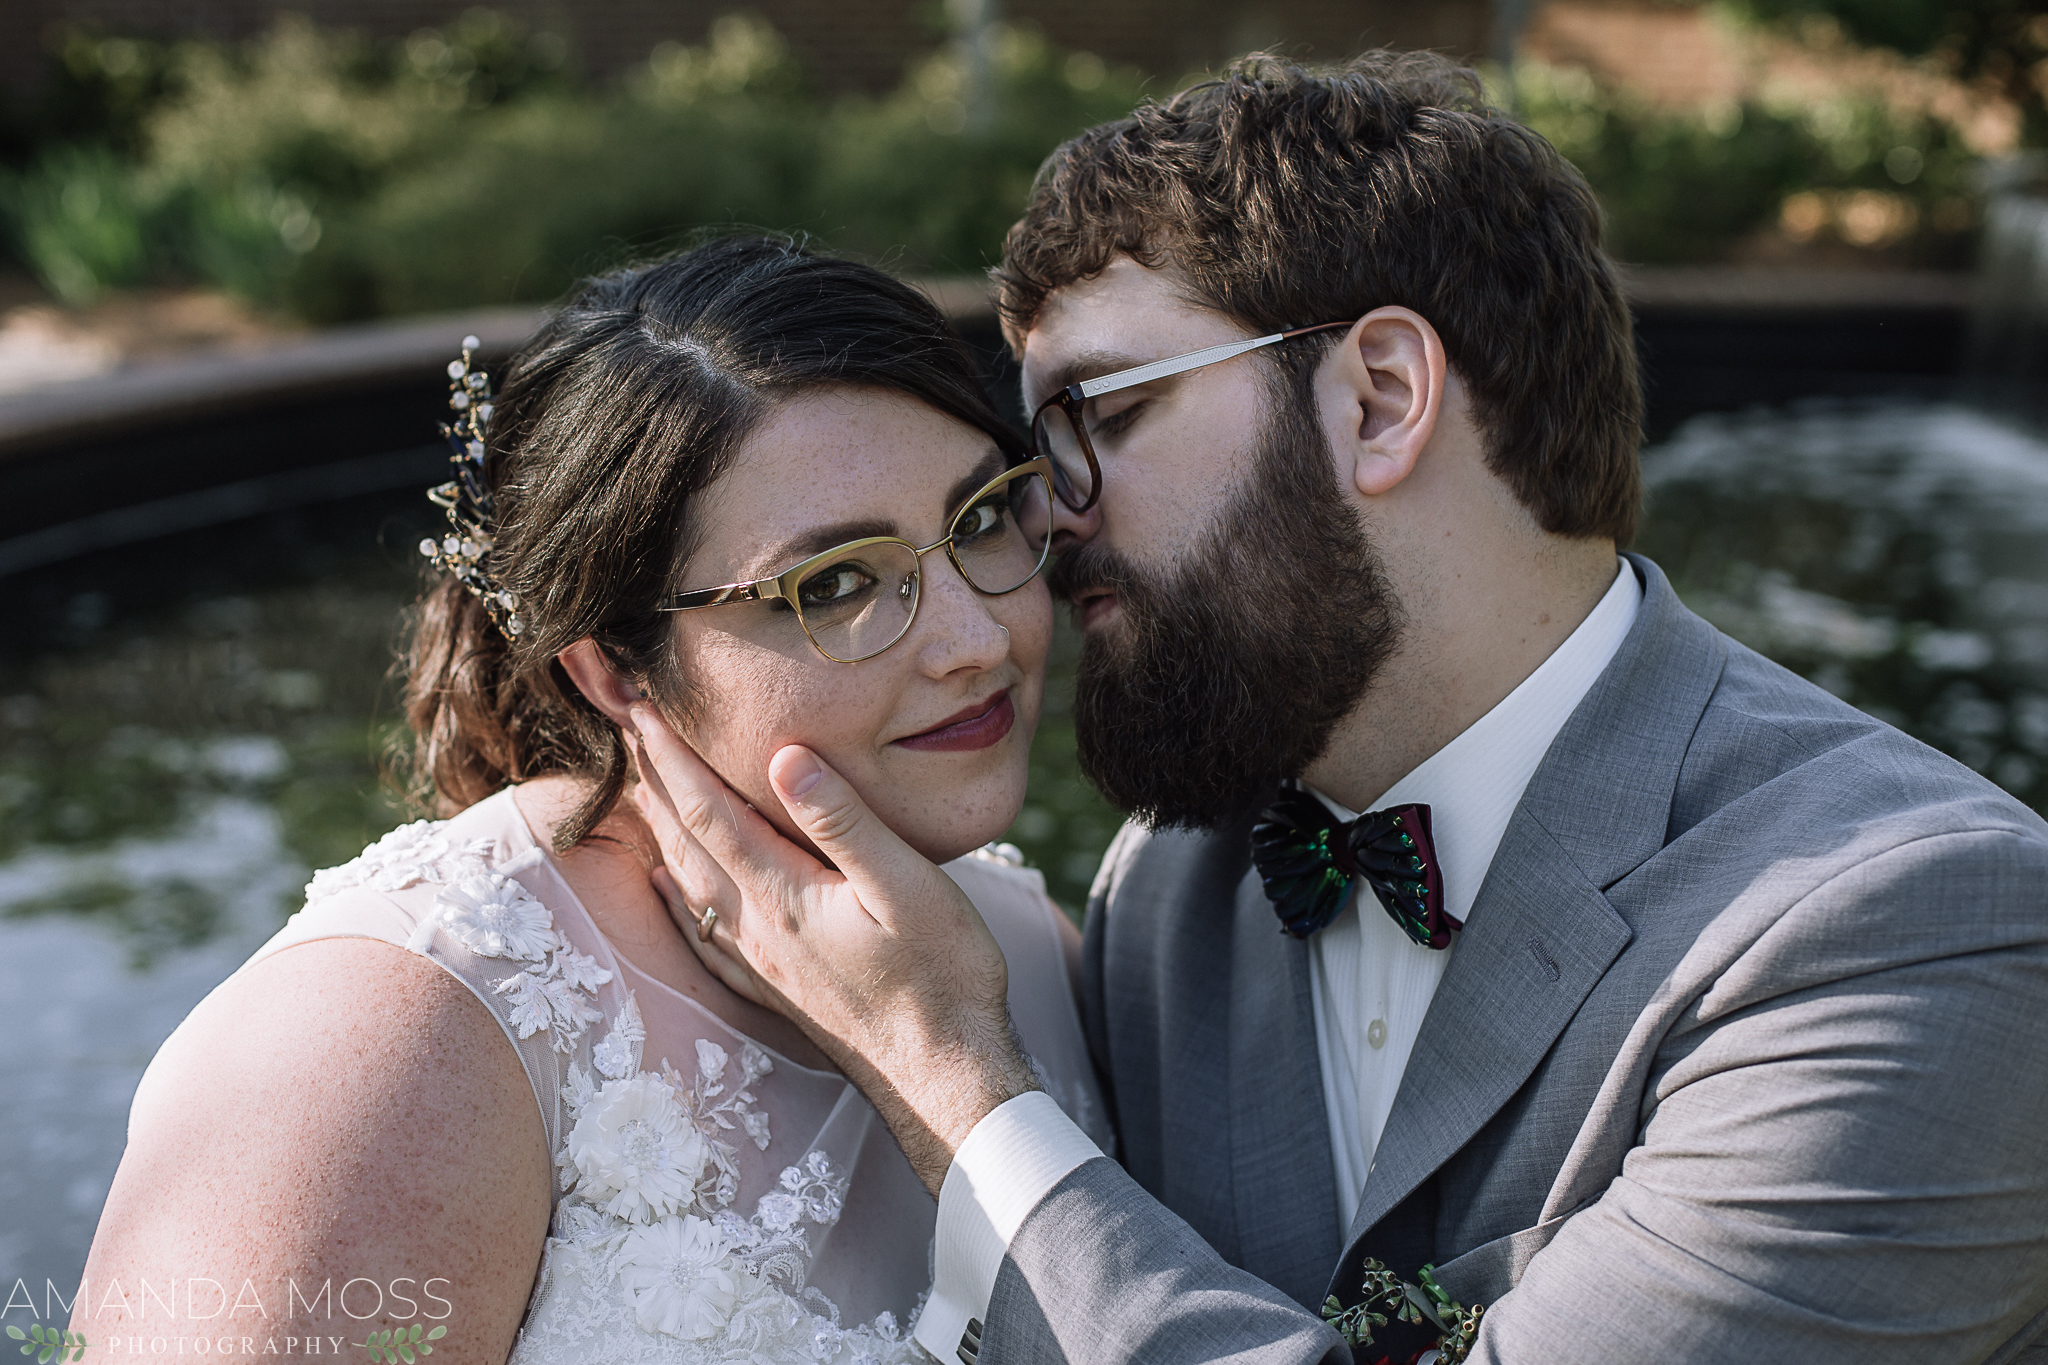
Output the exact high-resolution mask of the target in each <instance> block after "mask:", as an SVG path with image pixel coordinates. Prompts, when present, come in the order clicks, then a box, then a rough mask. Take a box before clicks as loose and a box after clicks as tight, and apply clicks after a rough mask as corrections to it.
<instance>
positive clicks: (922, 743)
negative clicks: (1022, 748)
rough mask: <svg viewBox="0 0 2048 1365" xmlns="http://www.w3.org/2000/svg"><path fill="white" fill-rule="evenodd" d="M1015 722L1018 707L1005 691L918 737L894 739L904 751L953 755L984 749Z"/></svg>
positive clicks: (1007, 730)
mask: <svg viewBox="0 0 2048 1365" xmlns="http://www.w3.org/2000/svg"><path fill="white" fill-rule="evenodd" d="M1016 723H1017V708H1016V707H1014V706H1012V705H1010V693H1009V691H1008V690H1007V689H1005V690H1004V691H1001V692H998V693H996V695H995V700H993V701H991V702H986V703H982V704H980V705H978V706H970V707H968V708H967V709H966V710H965V711H962V712H961V713H960V714H959V715H957V716H954V717H952V718H951V719H949V720H947V721H946V722H945V723H944V724H942V725H938V726H935V727H933V728H932V729H929V730H926V731H924V732H923V733H921V734H915V735H906V736H904V737H903V738H902V739H899V740H897V741H896V742H897V743H898V744H901V745H902V746H903V747H904V748H906V749H927V750H933V751H936V752H940V753H954V752H959V751H962V750H968V749H986V748H988V747H989V746H990V745H992V744H995V743H996V742H997V741H999V740H1001V739H1002V737H1003V736H1004V735H1007V734H1009V733H1010V727H1011V726H1012V725H1015V724H1016Z"/></svg>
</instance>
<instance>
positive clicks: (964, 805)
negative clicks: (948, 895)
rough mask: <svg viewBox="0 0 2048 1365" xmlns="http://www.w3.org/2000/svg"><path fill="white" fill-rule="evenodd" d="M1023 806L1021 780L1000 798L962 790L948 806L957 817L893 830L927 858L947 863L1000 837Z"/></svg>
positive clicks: (935, 861)
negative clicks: (978, 797)
mask: <svg viewBox="0 0 2048 1365" xmlns="http://www.w3.org/2000/svg"><path fill="white" fill-rule="evenodd" d="M1023 809H1024V788H1023V784H1022V783H1021V782H1020V783H1019V784H1018V786H1017V790H1016V792H1015V793H1014V794H1005V796H1004V798H1003V799H1001V800H989V801H986V802H983V801H977V800H975V799H974V796H973V795H970V794H967V793H962V794H961V800H960V801H959V802H958V803H957V804H955V805H953V806H952V807H951V810H952V811H953V812H955V813H956V814H957V818H952V819H943V820H934V821H932V822H931V823H930V824H928V825H925V826H924V827H923V828H919V829H916V830H910V831H905V830H900V829H899V830H897V831H896V832H897V834H898V835H899V836H901V837H902V839H903V842H904V843H906V844H909V845H910V846H911V847H912V848H913V849H916V850H917V852H918V853H919V854H920V855H921V856H923V857H924V858H926V859H927V860H929V861H931V862H934V863H950V862H952V861H953V860H954V859H955V858H958V857H960V856H962V855H963V854H968V853H972V852H973V851H974V850H975V849H977V848H980V847H981V846H982V845H983V844H987V843H992V842H994V841H995V840H997V839H1000V838H1002V837H1003V835H1004V834H1005V833H1007V832H1008V831H1009V828H1010V826H1011V825H1014V824H1015V823H1017V814H1018V812H1019V811H1021V810H1023Z"/></svg>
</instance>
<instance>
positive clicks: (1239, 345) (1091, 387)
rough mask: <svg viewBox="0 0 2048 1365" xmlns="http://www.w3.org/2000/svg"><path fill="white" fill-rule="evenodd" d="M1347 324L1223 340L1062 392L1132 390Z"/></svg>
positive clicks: (1083, 395)
mask: <svg viewBox="0 0 2048 1365" xmlns="http://www.w3.org/2000/svg"><path fill="white" fill-rule="evenodd" d="M1353 321H1356V319H1354V320H1353ZM1351 325H1352V323H1351V322H1318V323H1315V324H1313V325H1311V326H1308V327H1294V328H1290V329H1289V330H1287V331H1284V332H1274V333H1273V334H1272V335H1270V336H1262V337H1253V338H1252V339H1251V340H1250V341H1226V342H1224V343H1223V344H1222V345H1221V346H1211V347H1209V348H1208V349H1207V350H1202V351H1191V352H1189V353H1188V354H1187V355H1177V356H1171V357H1169V358H1167V359H1165V360H1155V361H1153V362H1152V363H1151V364H1150V365H1140V366H1138V367H1137V368H1136V369H1130V370H1118V371H1117V372H1116V373H1115V374H1105V375H1102V376H1100V377H1099V378H1096V379H1084V380H1082V381H1081V382H1080V383H1078V384H1075V385H1072V386H1071V387H1069V388H1068V389H1067V390H1066V392H1067V393H1069V394H1071V395H1073V396H1075V397H1076V398H1099V397H1101V396H1102V395H1103V394H1105V393H1114V392H1116V391H1117V390H1118V389H1128V388H1133V387H1135V386H1136V385H1139V384H1149V383H1151V382H1152V381H1153V380H1155V379H1164V378H1166V377H1167V376H1168V375H1175V374H1181V373H1183V372H1185V371H1187V370H1198V369H1200V368H1201V367H1202V366H1204V365H1214V364H1215V363H1216V362H1217V361H1219V360H1228V359H1230V358H1231V357H1232V356H1240V355H1243V354H1244V353H1245V352H1246V351H1256V350H1258V349H1259V347H1261V346H1271V345H1272V344H1273V343H1275V342H1277V341H1288V340H1291V339H1292V338H1294V337H1298V336H1306V335H1308V334H1309V333H1310V332H1326V331H1328V330H1329V329H1331V328H1332V327H1349V326H1351Z"/></svg>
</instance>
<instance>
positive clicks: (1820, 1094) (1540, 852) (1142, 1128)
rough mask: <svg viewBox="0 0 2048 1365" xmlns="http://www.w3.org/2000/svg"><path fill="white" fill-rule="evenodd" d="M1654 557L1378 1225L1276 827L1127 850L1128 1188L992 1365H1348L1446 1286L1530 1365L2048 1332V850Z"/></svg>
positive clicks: (1427, 1066)
mask: <svg viewBox="0 0 2048 1365" xmlns="http://www.w3.org/2000/svg"><path fill="white" fill-rule="evenodd" d="M1631 559H1632V560H1633V562H1634V563H1635V565H1636V567H1637V570H1638V572H1639V573H1640V574H1641V575H1642V577H1643V579H1644V583H1645V598H1644V602H1643V606H1642V610H1641V611H1640V613H1639V615H1638V617H1637V620H1636V623H1635V625H1634V627H1633V629H1632V630H1631V631H1630V633H1629V635H1628V638H1627V640H1626V641H1625V642H1624V644H1623V645H1622V647H1621V650H1620V652H1619V653H1618V654H1617V655H1616V656H1615V658H1614V660H1613V662H1612V663H1611V664H1610V665H1609V666H1608V668H1607V670H1606V672H1605V673H1604V674H1603V675H1602V676H1601V678H1600V680H1599V681H1598V682H1597V683H1596V684H1595V686H1594V687H1593V689H1592V691H1591V692H1590V693H1589V694H1588V695H1587V696H1586V698H1585V700H1584V701H1583V702H1582V703H1581V704H1580V705H1579V707H1578V709H1577V710H1576V711H1575V712H1574V713H1573V715H1572V718H1571V720H1570V721H1569V722H1568V723H1567V724H1566V726H1565V728H1564V730H1563V731H1562V732H1561V733H1560V734H1559V736H1558V738H1557V741H1556V742H1555V743H1554V744H1553V745H1552V747H1551V749H1550V752H1549V753H1548V755H1547V756H1546V757H1545V759H1544V762H1543V764H1542V766H1541V767H1540V768H1539V769H1538V770H1537V773H1536V775H1535V777H1534V779H1533V780H1532V781H1531V782H1530V784H1529V787H1528V790H1527V791H1526V793H1525V794H1524V795H1523V798H1522V801H1521V805H1520V806H1519V808H1518V809H1517V811H1516V814H1515V817H1514V819H1513V821H1512V823H1511V824H1510V825H1509V826H1508V830H1507V833H1506V836H1505V837H1504V838H1503V839H1502V841H1501V844H1500V848H1499V851H1498V852H1497V853H1496V854H1495V856H1494V860H1493V865H1492V868H1491V870H1490V871H1489V873H1488V875H1487V879H1486V882H1485V884H1484V886H1483V887H1482V888H1481V890H1480V892H1479V897H1478V901H1477V903H1476V904H1475V906H1474V907H1473V910H1472V914H1471V919H1470V923H1469V925H1468V927H1467V928H1466V929H1465V931H1464V932H1463V934H1461V935H1460V937H1459V939H1458V943H1457V946H1456V948H1455V950H1454V951H1453V955H1452V958H1451V961H1450V964H1449V967H1448V969H1447V971H1446V972H1445V975H1444V978H1443V983H1442V985H1441V986H1440V987H1439V989H1438V991H1437V994H1436V997H1435V999H1434V1001H1433V1002H1432V1003H1431V1005H1430V1008H1429V1012H1428V1014H1427V1016H1426V1017H1425V1019H1424V1022H1423V1025H1422V1031H1421V1036H1420V1038H1419V1040H1418V1041H1417V1043H1416V1045H1415V1049H1414V1052H1413V1054H1412V1056H1411V1058H1410V1061H1409V1064H1408V1069H1407V1072H1406V1074H1405V1076H1404V1077H1403V1079H1402V1082H1401V1087H1400V1091H1399V1093H1398V1095H1397V1097H1396V1099H1395V1102H1394V1107H1393V1113H1392V1116H1391V1117H1390V1118H1389V1119H1388V1121H1387V1126H1386V1130H1385V1133H1384V1135H1383V1137H1382V1138H1381V1141H1380V1145H1379V1149H1378V1155H1377V1159H1376V1161H1375V1162H1374V1164H1373V1166H1372V1169H1371V1172H1370V1174H1369V1176H1368V1178H1367V1181H1366V1186H1365V1194H1364V1200H1363V1203H1362V1206H1361V1207H1360V1209H1359V1210H1358V1214H1357V1217H1356V1218H1355V1219H1353V1220H1352V1222H1351V1225H1350V1227H1349V1229H1348V1231H1345V1230H1342V1229H1340V1228H1339V1226H1338V1223H1337V1217H1338V1215H1337V1213H1336V1208H1335V1205H1336V1197H1335V1192H1334V1183H1333V1177H1332V1173H1331V1162H1330V1150H1329V1126H1328V1123H1327V1120H1326V1117H1325V1114H1324V1111H1323V1102H1322V1085H1321V1081H1320V1072H1319V1070H1318V1064H1317V1056H1316V1043H1315V1032H1314V1025H1313V1022H1312V1020H1311V1018H1310V1007H1309V985H1308V951H1307V948H1306V945H1304V944H1302V943H1299V942H1296V941H1295V940H1293V939H1291V938H1287V937H1284V936H1283V935H1281V934H1280V933H1279V932H1278V931H1277V924H1276V921H1275V919H1274V917H1273V913H1272V911H1271V909H1270V908H1269V907H1268V905H1267V902H1266V899H1265V897H1264V896H1263V894H1262V893H1261V891H1260V887H1259V882H1258V878H1257V877H1256V875H1254V874H1253V873H1252V872H1251V871H1250V860H1249V855H1248V850H1247V847H1246V838H1245V835H1246V831H1245V830H1243V829H1238V830H1231V831H1226V832H1223V833H1218V834H1209V835H1200V836H1196V835H1185V834H1147V833H1145V832H1144V831H1142V830H1139V829H1136V828H1128V827H1127V828H1126V829H1125V830H1124V832H1123V833H1122V834H1121V835H1120V836H1119V837H1118V839H1117V842H1116V844H1115V845H1114V846H1113V847H1112V849H1111V851H1110V854H1109V858H1108V861H1107V863H1106V865H1105V867H1104V871H1103V875H1102V877H1101V879H1100V880H1099V881H1098V882H1097V885H1096V894H1095V896H1094V897H1093V899H1092V901H1091V905H1090V913H1089V923H1088V932H1087V945H1088V946H1087V958H1086V962H1087V970H1088V992H1089V1000H1088V1008H1089V1016H1090V1019H1089V1023H1090V1032H1091V1035H1092V1037H1091V1042H1092V1045H1093V1046H1094V1048H1095V1050H1096V1058H1097V1063H1098V1065H1099V1066H1100V1068H1101V1070H1102V1073H1103V1076H1104V1078H1105V1080H1106V1081H1107V1083H1108V1089H1109V1093H1110V1094H1111V1096H1112V1097H1113V1100H1114V1104H1115V1107H1116V1111H1117V1123H1118V1133H1119V1137H1120V1141H1121V1151H1120V1155H1121V1161H1122V1164H1121V1165H1120V1166H1119V1165H1117V1164H1115V1163H1112V1162H1109V1161H1106V1160H1104V1161H1091V1162H1089V1163H1087V1164H1086V1165H1084V1166H1082V1167H1081V1168H1079V1169H1078V1170H1076V1171H1075V1172H1073V1173H1072V1174H1071V1175H1069V1176H1068V1177H1067V1178H1066V1179H1065V1180H1064V1181H1062V1182H1061V1183H1060V1184H1059V1185H1058V1186H1056V1187H1055V1188H1054V1189H1053V1190H1052V1192H1051V1193H1050V1194H1049V1195H1047V1197H1046V1198H1045V1199H1044V1200H1043V1201H1042V1202H1041V1203H1040V1204H1039V1205H1038V1207H1037V1208H1036V1209H1034V1210H1033V1211H1032V1213H1031V1215H1030V1217H1029V1218H1028V1219H1027V1220H1026V1222H1025V1223H1024V1225H1023V1227H1022V1228H1021V1229H1020V1230H1019V1232H1018V1234H1017V1236H1016V1238H1015V1239H1014V1241H1013V1242H1012V1244H1011V1246H1010V1251H1009V1256H1008V1258H1007V1259H1006V1260H1005V1262H1004V1265H1003V1269H1002V1272H1001V1274H1000V1276H999V1278H998V1281H997V1284H996V1287H995V1293H994V1296H993V1298H992V1300H991V1302H990V1306H989V1312H988V1319H987V1324H986V1330H985V1332H984V1335H983V1345H982V1351H981V1360H982V1362H983V1365H1009V1363H1010V1362H1015V1361H1032V1362H1041V1361H1044V1362H1050V1361H1058V1360H1071V1361H1105V1362H1106V1361H1130V1360H1136V1361H1193V1360H1216V1359H1223V1358H1229V1359H1232V1360H1243V1361H1257V1362H1281V1361H1313V1360H1329V1361H1342V1360H1347V1359H1348V1358H1349V1353H1348V1351H1347V1350H1346V1348H1345V1347H1344V1346H1343V1345H1342V1344H1341V1343H1340V1342H1339V1341H1338V1340H1337V1338H1336V1337H1335V1335H1334V1334H1332V1333H1331V1332H1330V1331H1329V1330H1328V1329H1327V1328H1325V1327H1324V1326H1323V1325H1322V1324H1321V1323H1320V1322H1319V1321H1318V1319H1317V1317H1316V1315H1315V1314H1314V1312H1313V1311H1310V1310H1311V1308H1312V1306H1313V1305H1316V1304H1319V1303H1321V1302H1322V1300H1323V1298H1324V1296H1325V1294H1326V1293H1337V1294H1339V1295H1341V1296H1343V1297H1344V1298H1345V1300H1346V1301H1347V1302H1349V1301H1351V1300H1352V1299H1353V1298H1355V1296H1356V1290H1357V1283H1358V1273H1359V1271H1358V1265H1359V1262H1360V1261H1361V1260H1362V1259H1363V1258H1364V1257H1366V1256H1375V1257H1378V1258H1379V1259H1382V1260H1385V1261H1387V1262H1388V1263H1389V1264H1391V1265H1393V1266H1395V1267H1396V1268H1397V1269H1400V1270H1402V1271H1404V1272H1406V1273H1409V1274H1411V1275H1412V1274H1413V1272H1414V1270H1415V1269H1416V1268H1417V1267H1418V1266H1419V1265H1420V1264H1422V1263H1424V1262H1434V1263H1435V1264H1436V1265H1437V1266H1438V1267H1439V1269H1438V1272H1437V1273H1438V1277H1439V1278H1440V1279H1441V1280H1442V1282H1443V1283H1444V1285H1445V1286H1446V1287H1447V1288H1448V1289H1450V1290H1451V1292H1452V1293H1453V1294H1454V1295H1455V1296H1456V1297H1458V1298H1459V1299H1461V1300H1462V1301H1464V1302H1467V1303H1483V1304H1486V1305H1487V1306H1488V1311H1487V1313H1486V1317H1485V1319H1484V1323H1485V1325H1484V1330H1483V1332H1482V1334H1481V1338H1480V1344H1479V1347H1478V1349H1477V1351H1476V1352H1475V1354H1474V1357H1473V1358H1474V1359H1475V1360H1481V1361H1503V1362H1515V1363H1516V1365H1521V1363H1523V1362H1542V1363H1543V1365H1551V1363H1552V1362H1614V1365H1640V1362H1645V1361H1655V1362H1665V1363H1668V1362H1681V1361H1716V1362H1719V1361H1741V1362H1749V1361H1775V1360H1787V1361H1790V1360H1798V1361H1802V1362H1834V1361H1841V1362H1857V1363H1858V1365H1862V1363H1863V1362H1886V1361H1898V1362H1908V1361H1910V1362H1913V1365H1926V1363H1927V1362H1934V1361H1944V1362H1946V1361H1984V1360H1994V1361H2005V1360H2010V1359H2012V1358H2013V1357H2014V1355H2015V1354H2017V1353H2018V1352H2020V1351H2021V1350H2022V1349H2023V1348H2024V1347H2025V1346H2026V1343H2027V1342H2028V1341H2030V1340H2032V1339H2033V1338H2034V1336H2035V1334H2036V1332H2037V1331H2038V1330H2039V1329H2040V1328H2041V1327H2042V1325H2043V1324H2044V1323H2048V826H2044V825H2043V823H2042V822H2041V820H2040V819H2039V818H2038V817H2036V816H2035V815H2034V814H2033V813H2032V812H2030V811H2028V810H2027V809H2026V808H2025V807H2023V806H2021V805H2020V804H2019V803H2018V802H2016V801H2014V800H2012V799H2011V798H2010V797H2008V796H2006V795H2005V794H2004V793H2002V792H2000V791H1999V790H1997V789H1996V788H1995V787H1993V786H1992V785H1991V784H1990V783H1988V782H1986V781H1984V780H1983V779H1982V778H1980V777H1978V776H1976V775H1975V774H1973V773H1971V772H1969V771H1968V770H1967V769H1965V768H1963V767H1962V766H1960V765H1959V764H1956V763H1954V762H1951V761H1950V760H1949V759H1947V758H1944V757H1942V756H1941V755H1939V754H1936V753H1934V752H1933V751H1932V750H1929V749H1927V748H1925V747H1924V746H1922V745H1920V744H1918V743H1916V742H1915V741H1913V740H1911V739H1909V738H1907V737H1906V736H1904V735H1902V734H1900V733H1899V732H1898V731H1896V730H1893V729H1891V728H1889V727H1887V726H1885V725H1882V724H1880V723H1878V722H1877V721H1874V720H1872V719H1871V718H1869V717H1868V716H1865V715H1863V714H1861V713H1860V712H1857V711H1855V710H1853V709H1851V708H1850V707H1848V706H1846V705H1844V704H1842V703H1841V702H1839V701H1837V700H1836V699H1835V698H1833V697H1830V696H1829V695H1827V694H1826V693H1825V692H1822V691H1821V690H1820V689H1818V688H1816V687H1813V686H1811V685H1810V684H1808V683H1806V682H1804V681H1802V680H1800V679H1799V678H1797V677H1795V676H1793V675H1792V674H1790V673H1787V672H1786V671H1784V670H1783V669H1780V668H1778V667H1777V666H1776V665H1774V664H1772V663H1770V662H1769V661H1767V660H1765V659H1763V658H1761V657H1760V656H1758V655H1757V654H1754V653H1752V652H1751V651H1749V650H1747V649H1745V648H1743V647H1742V646H1741V645H1739V644H1737V643H1735V642H1734V641H1732V640H1730V639H1728V638H1727V637H1725V636H1723V635H1721V634H1720V633H1719V632H1717V631H1716V630H1714V629H1713V628H1712V627H1711V626H1709V625H1707V624H1706V623H1705V622H1704V621H1702V620H1700V619H1699V618H1698V617H1697V616H1694V615H1693V614H1692V613H1691V612H1689V611H1687V610H1686V609H1685V607H1684V606H1682V605H1681V604H1680V603H1679V601H1678V600H1677V597H1676V595H1675V594H1674V593H1673V592H1672V591H1671V588H1670V585H1669V584H1668V583H1667V582H1666V581H1665V579H1664V576H1663V575H1662V574H1661V573H1660V572H1659V571H1658V570H1657V568H1656V566H1655V565H1653V564H1651V563H1649V562H1648V561H1647V560H1643V559H1640V558H1635V557H1633V556H1631ZM1373 1354H1376V1353H1373ZM1403 1354H1404V1355H1405V1354H1406V1352H1405V1351H1404V1352H1403ZM2028 1354H2029V1355H2030V1356H2031V1355H2032V1354H2033V1353H2032V1352H2031V1351H2029V1352H2028Z"/></svg>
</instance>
